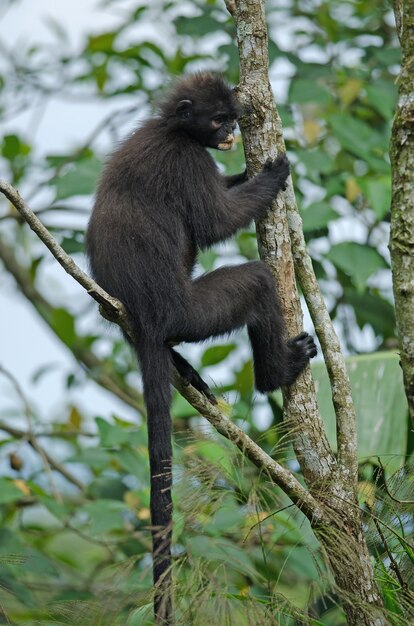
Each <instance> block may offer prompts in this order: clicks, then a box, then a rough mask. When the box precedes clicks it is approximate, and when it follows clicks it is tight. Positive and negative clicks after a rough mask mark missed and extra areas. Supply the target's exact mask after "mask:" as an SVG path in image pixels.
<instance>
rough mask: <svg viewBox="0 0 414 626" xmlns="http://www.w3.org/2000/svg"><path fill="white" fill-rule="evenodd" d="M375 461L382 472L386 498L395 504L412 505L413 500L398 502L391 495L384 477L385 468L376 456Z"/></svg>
mask: <svg viewBox="0 0 414 626" xmlns="http://www.w3.org/2000/svg"><path fill="white" fill-rule="evenodd" d="M377 460H378V463H379V466H380V468H381V471H382V480H383V483H384V489H385V491H386V493H387V495H388V497H389V498H390V499H391V500H393V501H394V502H397V504H414V500H399V499H398V498H396V497H395V496H393V495H392V493H391V491H390V490H389V488H388V484H387V479H386V477H385V468H384V466H383V464H382V461H381V459H380V457H379V456H377Z"/></svg>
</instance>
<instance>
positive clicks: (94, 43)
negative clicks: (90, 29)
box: [86, 31, 118, 52]
mask: <svg viewBox="0 0 414 626" xmlns="http://www.w3.org/2000/svg"><path fill="white" fill-rule="evenodd" d="M117 34H118V33H117V32H116V31H112V32H107V33H101V34H100V35H95V36H90V37H89V38H88V44H87V46H86V50H87V51H88V52H112V50H113V45H114V41H115V37H116V36H117Z"/></svg>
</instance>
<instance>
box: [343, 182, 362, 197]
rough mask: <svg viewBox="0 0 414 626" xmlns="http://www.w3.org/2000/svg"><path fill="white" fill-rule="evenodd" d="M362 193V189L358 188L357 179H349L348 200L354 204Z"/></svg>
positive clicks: (346, 186) (346, 184) (347, 185)
mask: <svg viewBox="0 0 414 626" xmlns="http://www.w3.org/2000/svg"><path fill="white" fill-rule="evenodd" d="M361 193H362V191H361V189H360V187H358V185H357V182H356V180H355V178H347V179H346V183H345V195H346V199H347V200H349V202H354V201H355V200H356V199H357V198H358V196H359V195H361Z"/></svg>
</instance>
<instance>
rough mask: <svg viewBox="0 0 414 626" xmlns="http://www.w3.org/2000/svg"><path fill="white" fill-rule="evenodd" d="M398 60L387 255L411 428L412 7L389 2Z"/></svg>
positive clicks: (407, 1)
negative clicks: (394, 22)
mask: <svg viewBox="0 0 414 626" xmlns="http://www.w3.org/2000/svg"><path fill="white" fill-rule="evenodd" d="M394 12H395V18H396V23H397V32H398V37H399V39H400V43H401V49H402V60H401V72H400V76H399V99H398V104H397V110H396V113H395V119H394V124H393V128H392V135H391V149H390V156H391V167H392V201H391V234H390V246H389V247H390V253H391V268H392V277H393V289H394V298H395V312H396V319H397V332H398V336H399V339H400V350H401V352H400V355H401V366H402V370H403V378H404V386H405V393H406V396H407V401H408V408H409V411H410V416H411V420H412V423H413V424H414V66H413V59H414V3H413V2H412V0H395V1H394Z"/></svg>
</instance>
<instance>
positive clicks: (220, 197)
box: [193, 154, 290, 248]
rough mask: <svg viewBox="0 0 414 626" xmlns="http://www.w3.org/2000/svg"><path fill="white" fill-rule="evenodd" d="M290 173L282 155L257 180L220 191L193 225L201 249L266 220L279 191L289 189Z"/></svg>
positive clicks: (266, 166)
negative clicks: (260, 219)
mask: <svg viewBox="0 0 414 626" xmlns="http://www.w3.org/2000/svg"><path fill="white" fill-rule="evenodd" d="M289 171H290V170H289V162H288V160H287V157H286V155H285V154H281V155H280V156H279V157H278V158H277V159H276V160H275V161H273V160H271V159H269V160H268V161H267V162H266V164H265V166H264V168H263V170H262V171H261V172H259V174H257V175H256V176H255V177H254V178H251V179H249V180H246V182H244V183H241V184H239V185H236V186H233V187H231V188H230V189H228V190H225V189H224V190H223V189H222V188H221V190H219V191H217V193H216V197H215V198H214V203H211V202H210V203H209V205H207V206H205V207H204V210H201V211H199V212H198V213H197V218H196V219H194V221H193V228H194V234H195V239H196V243H197V244H198V246H199V247H200V248H206V247H208V246H211V245H212V244H214V243H217V242H218V241H223V240H225V239H228V238H229V237H231V236H232V235H234V233H235V232H237V231H238V230H239V229H240V228H245V227H247V226H248V225H249V224H250V222H251V221H252V220H253V219H256V218H261V217H263V216H264V215H265V214H266V212H267V210H268V209H269V207H270V204H271V202H272V200H274V198H275V197H276V196H277V194H278V193H279V191H280V190H282V189H285V188H286V179H287V177H288V176H289ZM210 198H211V196H210Z"/></svg>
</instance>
